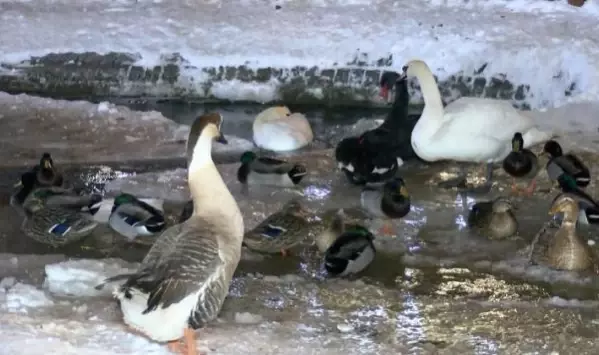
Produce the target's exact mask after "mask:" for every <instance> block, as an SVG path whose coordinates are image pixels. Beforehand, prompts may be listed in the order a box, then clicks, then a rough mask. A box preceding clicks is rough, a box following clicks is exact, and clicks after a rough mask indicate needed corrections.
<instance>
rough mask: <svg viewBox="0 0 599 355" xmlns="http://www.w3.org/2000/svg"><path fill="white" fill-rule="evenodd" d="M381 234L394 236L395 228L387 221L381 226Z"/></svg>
mask: <svg viewBox="0 0 599 355" xmlns="http://www.w3.org/2000/svg"><path fill="white" fill-rule="evenodd" d="M379 234H380V235H384V236H387V237H392V236H394V235H395V229H394V228H393V226H392V225H391V224H390V223H385V224H383V226H382V227H381V228H379Z"/></svg>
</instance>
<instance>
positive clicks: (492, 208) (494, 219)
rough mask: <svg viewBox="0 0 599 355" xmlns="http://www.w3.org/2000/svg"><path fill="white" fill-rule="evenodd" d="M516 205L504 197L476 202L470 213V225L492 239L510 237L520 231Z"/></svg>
mask: <svg viewBox="0 0 599 355" xmlns="http://www.w3.org/2000/svg"><path fill="white" fill-rule="evenodd" d="M513 210H514V206H513V205H512V203H511V202H510V201H509V200H508V199H506V198H504V197H499V198H497V199H495V200H493V201H482V202H477V203H475V204H474V205H473V206H472V208H471V209H470V212H469V213H468V227H469V228H470V229H472V230H475V231H477V232H478V233H480V234H481V235H483V236H485V237H487V238H489V239H491V240H501V239H506V238H509V237H511V236H513V235H515V234H516V233H517V232H518V220H517V219H516V216H515V215H514V212H513Z"/></svg>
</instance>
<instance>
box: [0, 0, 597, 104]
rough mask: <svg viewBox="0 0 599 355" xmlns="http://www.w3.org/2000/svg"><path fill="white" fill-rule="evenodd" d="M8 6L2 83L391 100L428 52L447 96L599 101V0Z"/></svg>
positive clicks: (180, 95) (47, 90)
mask: <svg viewBox="0 0 599 355" xmlns="http://www.w3.org/2000/svg"><path fill="white" fill-rule="evenodd" d="M0 10H1V11H0V31H2V33H4V34H5V35H4V38H3V42H2V53H0V91H7V92H11V93H35V94H41V95H44V96H46V95H48V96H54V97H64V98H75V99H85V98H89V97H96V98H98V97H107V96H120V97H132V98H138V97H150V98H160V99H168V98H172V99H185V100H199V101H204V100H209V101H219V100H231V101H257V102H272V101H279V100H283V101H285V102H286V103H288V104H299V103H324V104H328V105H362V104H380V101H379V99H378V97H377V82H378V79H379V77H380V75H381V72H382V71H384V70H391V69H393V70H400V68H401V66H403V64H404V63H405V62H406V61H408V60H409V59H412V58H414V57H418V58H421V59H423V60H425V61H426V62H427V63H428V64H429V65H430V67H431V69H432V70H433V72H434V73H435V74H436V75H437V78H438V79H439V83H440V87H441V91H442V95H443V98H444V100H445V101H446V102H449V101H451V100H452V99H454V98H456V97H459V96H462V95H471V96H485V97H494V98H501V99H508V100H512V101H513V103H514V104H515V105H516V106H518V107H522V108H527V107H531V108H542V107H547V106H552V105H559V104H561V103H564V102H566V101H568V100H570V98H571V97H575V96H581V97H582V96H583V95H584V97H585V98H591V99H597V98H599V72H598V70H597V68H599V48H598V47H597V45H596V44H595V42H593V41H592V40H591V39H590V38H587V37H588V36H584V34H588V33H594V32H595V30H596V16H597V14H599V6H597V2H596V1H587V3H586V4H585V5H584V6H583V7H581V8H578V7H573V6H570V5H568V4H567V3H566V2H565V1H545V0H530V1H522V0H513V1H506V0H494V1H487V0H471V1H467V2H464V1H453V0H442V1H440V0H430V1H417V2H414V1H411V0H368V1H365V0H352V1H340V0H305V1H287V0H277V1H258V0H230V1H216V0H214V1H204V2H197V1H194V0H179V1H149V0H138V1H132V0H121V1H112V2H105V1H99V0H78V1H73V0H40V1H35V2H29V1H20V0H7V1H2V2H0ZM16 31H17V32H16ZM412 93H413V98H412V99H413V101H414V103H419V102H421V98H420V95H419V93H418V90H417V88H416V87H415V86H414V87H413V88H412Z"/></svg>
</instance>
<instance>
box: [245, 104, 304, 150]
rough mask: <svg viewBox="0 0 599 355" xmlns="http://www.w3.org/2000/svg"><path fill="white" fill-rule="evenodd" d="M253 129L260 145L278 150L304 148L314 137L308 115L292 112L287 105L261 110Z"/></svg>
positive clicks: (255, 141)
mask: <svg viewBox="0 0 599 355" xmlns="http://www.w3.org/2000/svg"><path fill="white" fill-rule="evenodd" d="M253 131H254V143H256V145H257V146H258V147H260V148H263V149H268V150H273V151H276V152H284V151H290V150H296V149H299V148H302V147H304V146H306V145H307V144H309V143H310V142H312V140H313V139H314V134H313V133H312V128H311V127H310V123H309V122H308V120H307V119H306V117H305V116H304V115H303V114H301V113H298V112H296V113H291V111H289V109H288V108H287V107H286V106H275V107H270V108H267V109H266V110H264V111H262V112H260V113H259V114H258V116H256V119H255V120H254V125H253Z"/></svg>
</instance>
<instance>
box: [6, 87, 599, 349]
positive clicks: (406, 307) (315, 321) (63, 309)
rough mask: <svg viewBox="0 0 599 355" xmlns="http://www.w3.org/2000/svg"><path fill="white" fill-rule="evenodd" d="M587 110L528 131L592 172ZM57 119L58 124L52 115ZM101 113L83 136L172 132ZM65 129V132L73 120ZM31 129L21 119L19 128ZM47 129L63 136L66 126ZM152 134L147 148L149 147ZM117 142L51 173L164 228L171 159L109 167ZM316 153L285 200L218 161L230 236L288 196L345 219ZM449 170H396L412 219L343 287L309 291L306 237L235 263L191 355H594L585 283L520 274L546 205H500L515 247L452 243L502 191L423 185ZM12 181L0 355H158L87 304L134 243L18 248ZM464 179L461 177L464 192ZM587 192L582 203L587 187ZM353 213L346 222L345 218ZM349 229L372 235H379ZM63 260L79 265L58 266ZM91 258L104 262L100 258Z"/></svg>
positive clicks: (101, 234) (313, 273) (321, 155)
mask: <svg viewBox="0 0 599 355" xmlns="http://www.w3.org/2000/svg"><path fill="white" fill-rule="evenodd" d="M23 99H26V100H31V99H30V98H28V97H25V98H23ZM1 104H2V100H0V105H1ZM81 105H82V106H85V107H84V110H83V112H92V113H94V114H95V113H97V112H98V107H99V106H89V104H83V103H82V104H81ZM65 106H69V105H67V104H65ZM22 107H23V106H19V107H18V108H17V109H15V111H16V110H18V109H21V108H22ZM69 107H70V106H69ZM108 107H109V108H110V107H111V106H108ZM112 108H113V109H115V108H114V107H112ZM594 108H596V107H594V106H593V105H590V106H583V107H582V108H581V107H579V111H576V113H575V114H571V115H570V116H568V117H573V119H576V120H577V121H576V122H575V123H576V124H577V126H576V125H575V126H572V124H571V122H568V121H556V120H555V118H556V117H558V118H559V117H564V115H565V114H567V113H569V112H568V111H562V110H561V109H560V110H555V111H552V112H547V113H544V116H543V118H544V119H545V120H544V121H543V122H544V123H548V122H550V123H551V124H554V125H556V126H559V127H560V128H562V129H563V128H566V127H568V126H570V127H573V129H574V130H578V131H579V132H575V131H571V132H568V133H564V132H561V133H562V134H564V136H563V137H562V138H561V139H562V140H564V139H566V138H568V139H566V141H569V140H571V142H570V144H566V146H567V147H568V148H571V147H576V149H577V150H579V151H585V153H584V155H583V158H584V159H585V160H586V161H588V162H589V163H591V165H596V162H597V161H598V159H597V156H596V155H595V154H594V153H589V151H596V146H595V145H594V144H596V142H595V143H594V140H595V139H596V133H594V132H595V131H596V128H595V127H593V132H591V129H590V128H589V123H592V122H593V121H592V119H593V117H595V116H594V113H595V112H597V111H595V110H593V109H594ZM116 110H117V111H116V112H118V113H120V115H122V116H123V117H124V120H119V121H117V122H123V121H125V122H126V121H127V119H131V117H144V115H148V114H147V113H146V114H142V113H138V112H133V113H131V114H130V115H129V112H127V111H126V110H127V109H124V108H117V109H116ZM48 111H49V110H48V109H47V108H43V109H40V110H39V115H40V116H42V117H44V118H45V119H47V120H50V119H51V118H48V116H46V115H47V112H48ZM3 112H6V111H3ZM55 112H56V113H57V114H56V116H55V117H56V120H55V122H62V121H61V120H62V119H64V118H65V117H66V118H68V112H69V111H68V110H66V112H67V114H64V112H65V111H60V110H56V111H55ZM59 112H60V113H62V114H63V116H61V117H59V116H58V115H59V114H58V113H59ZM71 112H77V111H76V110H74V109H73V111H71ZM123 112H125V113H127V114H123ZM105 113H106V111H102V112H100V113H99V114H98V116H97V117H96V123H97V127H96V128H97V129H99V130H100V131H106V130H109V128H110V127H113V129H112V132H115V134H121V135H122V136H123V137H124V136H127V135H129V136H135V135H136V134H138V136H137V137H139V138H141V139H139V140H138V142H141V144H142V145H141V147H142V148H145V147H155V148H156V147H157V146H159V145H160V142H161V141H167V140H168V139H171V138H168V139H167V138H165V137H171V136H169V135H170V134H173V133H172V132H177V130H179V132H184V133H186V130H185V127H184V126H181V127H179V126H176V125H174V124H173V123H172V122H170V121H164V120H155V121H150V122H144V123H143V125H144V128H143V130H144V131H143V132H139V130H138V128H137V127H138V126H137V125H140V126H141V124H140V122H139V121H136V120H134V119H132V120H131V122H130V123H131V126H128V125H121V124H116V125H114V124H112V123H111V124H109V125H106V124H102V122H103V121H101V120H104V119H106V120H108V119H109V118H110V117H112V116H110V112H109V113H108V118H106V114H105ZM586 113H588V114H586ZM20 114H21V116H18V117H20V118H21V119H23V120H24V119H27V117H26V116H24V115H23V112H20ZM115 115H118V114H115ZM152 115H155V117H161V116H159V115H158V114H156V113H153V114H152ZM94 117H95V116H94ZM71 120H72V121H70V122H77V120H76V117H72V118H71ZM6 121H7V120H3V119H0V124H11V125H15V126H18V125H17V123H14V122H13V123H7V122H6ZM92 121H93V120H92ZM180 122H183V120H180ZM34 124H36V123H35V122H31V125H32V127H33V125H34ZM82 124H84V123H82ZM154 124H156V126H155V127H160V125H161V124H164V125H165V127H167V128H168V130H166V129H165V131H164V132H166V133H164V132H161V131H159V128H156V131H152V129H153V128H152V127H153V125H154ZM48 127H49V129H48V130H47V131H46V135H40V136H38V135H37V134H38V133H35V132H32V131H29V130H28V129H26V128H25V129H23V131H22V132H21V135H22V136H21V139H19V140H16V139H15V140H13V141H12V142H13V144H15V145H16V143H18V144H23V142H30V143H29V144H30V148H31V156H35V155H37V154H39V153H40V152H41V151H42V150H43V149H45V148H46V147H41V146H42V143H43V142H52V141H56V140H57V139H56V132H59V131H60V130H59V129H58V128H56V127H54V126H53V125H52V124H48ZM63 127H64V128H63V129H62V132H66V133H69V132H70V131H71V128H72V127H70V126H69V125H63ZM53 129H55V130H53ZM226 129H227V127H225V131H226ZM340 130H343V128H340ZM330 131H333V130H330ZM0 132H4V133H0V139H3V141H4V142H5V141H6V139H8V138H7V137H9V136H10V135H9V134H7V133H6V131H0ZM148 132H149V133H148ZM155 132H158V133H155ZM87 133H89V132H88V131H86V130H82V131H81V133H80V134H79V135H77V134H74V135H70V134H66V135H64V136H66V137H67V138H66V139H65V140H66V144H63V146H60V147H58V148H55V149H57V150H56V151H53V154H56V160H57V163H61V162H62V161H65V163H66V162H70V161H71V162H72V161H75V162H76V161H81V157H85V154H87V153H89V151H91V148H93V147H92V146H91V145H90V147H89V150H88V148H86V147H83V148H81V149H77V148H78V147H80V144H81V143H80V142H79V141H77V139H78V138H81V137H84V135H85V134H87ZM226 133H227V132H226ZM82 134H83V136H82ZM154 134H155V136H153V135H154ZM32 135H34V136H33V138H31V137H32ZM90 136H93V137H97V134H95V135H90ZM155 137H157V138H158V139H157V140H155V141H152V139H156V138H155ZM109 138H110V136H106V139H109ZM240 139H241V138H240ZM326 139H331V140H332V139H334V137H333V138H326ZM326 139H323V141H325V140H326ZM124 142H125V143H123V141H116V140H114V141H112V144H110V145H109V144H107V145H106V150H105V152H104V154H105V159H106V160H107V161H108V163H107V164H105V165H104V164H102V165H97V164H85V165H81V164H68V165H67V164H64V165H63V166H64V167H65V170H66V173H67V175H68V176H69V177H70V178H71V181H72V182H74V183H84V184H85V185H86V186H87V187H88V188H89V189H98V190H100V191H105V192H106V194H107V195H113V194H114V193H116V192H118V191H127V192H132V193H136V194H140V195H141V196H144V197H159V198H165V199H167V200H168V201H166V202H165V210H166V212H167V213H168V214H169V217H171V219H172V218H175V217H176V216H177V215H178V213H179V210H180V208H181V204H182V203H183V201H185V200H186V199H187V196H188V192H187V187H186V182H185V179H186V178H185V171H184V169H182V167H183V164H184V163H183V159H182V158H181V155H182V152H183V149H182V147H179V148H177V149H175V150H173V151H172V152H170V153H169V154H172V155H171V158H169V160H161V161H159V162H156V161H155V160H153V159H148V157H144V156H142V155H141V152H138V150H135V151H132V154H133V155H135V154H140V155H139V156H137V159H138V160H144V159H145V160H144V163H143V164H142V163H139V162H137V163H131V162H128V163H124V162H122V156H121V155H118V153H119V151H125V152H129V149H131V148H132V147H134V145H132V146H126V147H125V148H123V146H122V145H121V144H125V145H126V144H129V143H130V142H127V140H125V141H124ZM572 142H576V146H575V145H573V144H571V143H572ZM152 144H154V145H152ZM177 144H180V143H177ZM24 145H26V144H24ZM162 148H164V147H162ZM162 148H160V149H162ZM50 149H52V146H51V147H50ZM140 149H141V148H140ZM156 149H157V150H156V151H160V149H159V148H156ZM67 150H71V151H72V153H71V155H69V156H66V157H65V158H64V160H62V159H63V156H61V155H60V153H61V152H64V151H67ZM166 150H167V152H168V149H166ZM162 151H164V150H162ZM4 152H6V151H3V153H4ZM111 154H113V155H111ZM331 154H332V152H331V151H330V150H328V149H324V150H323V149H312V150H310V151H308V152H303V153H300V154H296V155H294V156H292V157H291V158H290V159H293V160H296V161H300V162H303V163H305V164H306V165H307V166H308V169H309V171H310V175H309V176H308V177H307V178H306V180H305V181H304V182H303V183H302V184H301V186H300V187H299V188H297V189H290V190H271V189H266V188H261V189H255V188H252V189H250V190H249V192H248V193H247V194H244V193H243V192H242V190H241V189H240V186H239V184H238V183H237V182H236V181H235V172H236V169H237V164H221V165H219V170H220V171H221V173H222V175H223V177H224V179H225V181H226V182H227V184H228V185H229V187H230V189H231V191H232V192H233V194H234V195H235V197H236V198H237V200H238V203H239V205H240V208H241V210H242V213H243V215H244V218H245V222H246V228H251V227H253V226H254V225H255V224H256V223H258V222H259V221H260V220H261V219H262V218H264V217H265V216H266V215H268V214H270V213H272V212H274V211H275V210H277V209H278V208H279V207H280V206H281V205H282V204H283V203H284V202H285V201H287V200H288V199H289V198H292V197H297V196H303V197H302V199H303V200H304V201H305V202H306V204H307V205H308V206H309V208H310V209H311V210H313V211H314V212H315V213H320V212H322V211H324V210H326V209H328V208H338V207H344V208H346V209H347V210H349V211H352V210H354V209H353V208H352V207H356V204H357V201H358V196H359V188H357V187H353V186H349V185H348V184H347V182H346V181H345V180H344V179H343V178H342V176H340V175H339V174H338V173H337V172H335V169H334V166H335V164H334V162H333V160H332V158H331ZM3 155H4V154H3ZM165 156H167V155H165ZM59 157H60V158H59ZM173 157H176V158H177V159H173ZM6 158H7V160H9V161H10V160H11V157H9V156H7V157H6ZM27 163H29V162H27ZM109 166H110V167H109ZM165 169H166V170H167V171H165ZM452 169H453V168H452V167H451V166H449V165H447V164H436V165H430V166H409V167H406V168H405V169H404V171H402V175H403V176H404V178H405V180H406V182H407V184H408V189H409V190H410V192H411V195H412V201H413V208H412V211H411V213H410V215H409V216H408V217H407V218H406V219H404V220H402V221H401V222H398V223H396V231H397V236H396V237H394V238H385V239H379V240H377V246H378V250H379V253H378V254H377V258H376V260H375V262H374V263H373V265H372V266H371V267H370V268H369V269H368V270H367V271H366V272H365V273H364V275H362V277H360V278H359V279H357V280H328V279H324V278H323V275H322V273H321V272H320V259H319V256H318V255H317V254H316V252H315V250H314V247H313V246H312V245H311V242H310V240H309V239H308V240H306V241H305V243H304V244H303V245H301V246H300V247H298V248H297V249H296V250H294V253H293V257H291V258H288V259H285V260H283V259H281V258H280V257H278V256H273V257H268V256H266V257H265V256H260V255H256V254H252V253H249V252H244V255H243V260H242V263H241V264H240V267H239V269H238V272H237V274H236V278H235V282H234V284H233V286H232V288H231V292H230V295H229V298H228V300H227V302H226V303H225V306H224V309H223V312H222V315H221V317H220V319H219V321H217V322H215V324H214V325H212V326H210V327H209V328H208V329H206V330H205V331H202V332H200V333H199V335H200V344H201V345H202V347H204V348H205V350H210V351H209V353H210V354H281V353H285V354H305V353H308V354H341V353H348V354H411V353H414V354H434V353H442V354H496V353H509V354H515V353H517V354H520V353H540V354H549V353H552V352H557V353H564V354H565V353H580V354H596V353H597V352H598V350H599V345H596V341H595V340H596V334H597V332H598V330H599V329H598V328H599V322H598V321H597V319H598V314H597V309H598V308H597V306H598V303H597V294H598V292H597V291H598V290H599V282H598V280H597V277H589V276H587V275H581V274H576V273H563V272H552V271H550V270H548V269H546V268H543V267H540V266H529V265H528V264H527V262H526V261H527V259H526V257H527V246H528V243H529V242H530V240H531V239H532V237H533V236H534V233H536V231H537V230H538V228H539V227H540V226H541V225H542V223H543V222H545V221H546V220H547V218H548V216H547V209H548V205H549V201H550V200H551V198H552V197H553V195H554V193H547V192H543V191H541V192H539V193H538V194H537V195H536V196H535V197H533V198H515V199H514V201H515V203H516V204H517V205H518V207H519V211H520V221H521V224H522V229H521V233H520V238H517V239H514V240H512V241H507V242H494V243H491V242H488V241H486V240H485V239H484V238H483V237H481V236H476V235H472V234H470V233H468V232H467V231H466V230H465V229H463V221H464V218H465V214H466V210H467V208H468V207H469V206H471V205H472V203H474V202H475V200H476V199H486V198H490V197H492V196H496V195H498V194H501V193H503V192H502V190H503V189H505V187H506V186H507V180H506V179H505V176H503V175H502V174H499V178H498V184H497V186H496V188H495V189H494V191H493V193H492V195H491V196H468V197H464V196H461V195H458V194H456V193H455V192H453V191H440V190H438V189H437V188H435V187H434V186H433V183H434V182H435V181H436V180H438V179H439V178H441V177H444V175H446V174H448V173H451V172H452ZM17 171H18V170H15V169H12V168H11V169H8V168H6V169H4V171H3V172H4V173H3V174H2V175H1V176H2V177H3V178H2V181H0V183H1V185H2V186H1V187H0V189H1V190H0V191H2V196H3V198H2V199H1V201H0V203H1V204H2V205H1V206H0V210H1V211H0V218H1V219H2V222H3V227H2V228H1V229H0V233H1V236H0V252H2V253H3V254H0V255H1V256H0V279H2V281H1V282H0V308H1V310H2V311H1V312H0V341H1V342H2V344H3V345H4V346H3V347H2V348H0V354H48V353H50V354H59V353H60V354H75V353H78V354H80V353H85V354H132V353H135V354H166V353H167V352H166V348H165V347H163V346H159V345H156V344H152V343H150V342H148V341H147V340H145V339H144V338H142V337H140V336H138V335H135V334H131V333H130V332H128V331H127V330H126V329H125V328H124V327H123V326H122V323H121V321H120V317H119V314H118V308H117V307H116V304H115V303H114V302H113V301H112V300H111V298H110V296H109V294H108V292H109V291H110V290H105V291H104V292H102V293H97V292H96V291H95V290H94V289H93V286H94V285H96V284H97V283H98V282H99V281H100V280H102V279H103V278H104V277H105V276H109V275H113V274H115V273H118V272H122V271H126V270H127V269H129V268H133V267H134V266H135V264H134V263H135V262H137V261H139V260H140V259H141V257H143V255H144V253H145V251H146V250H147V246H145V245H142V244H135V245H125V244H124V243H123V241H122V240H120V239H119V238H118V237H116V236H115V235H113V234H112V233H110V232H109V231H108V230H106V229H104V230H100V231H98V233H96V234H95V235H94V236H93V237H92V238H89V239H88V240H86V241H84V243H83V245H73V246H70V247H67V248H66V249H63V250H53V249H50V248H47V247H45V246H40V245H38V244H35V243H34V242H33V241H30V240H28V239H27V238H26V237H24V236H23V235H22V234H21V233H20V232H19V231H18V225H19V221H18V219H17V218H16V215H15V214H14V212H13V211H12V210H11V209H10V208H9V207H8V206H7V203H8V195H9V192H10V189H9V186H10V185H11V184H12V182H14V178H16V176H17ZM594 172H595V174H596V173H597V171H596V169H594ZM4 177H5V178H4ZM477 178H478V176H476V175H473V176H472V180H473V181H476V180H477ZM113 179H114V180H113ZM108 180H112V181H108ZM107 181H108V182H107ZM540 185H541V189H542V190H543V189H544V188H546V186H547V181H546V180H545V179H544V178H543V177H541V180H540ZM590 191H591V192H592V193H593V194H595V195H596V192H597V191H596V187H595V186H592V187H591V189H590ZM355 215H356V216H357V217H360V214H359V213H358V212H356V213H355ZM363 221H364V223H366V224H368V225H371V226H373V227H377V226H378V223H379V221H370V220H368V219H364V220H363ZM588 232H589V233H588V235H589V236H590V237H591V238H592V237H594V236H597V233H596V232H595V231H593V230H590V231H588ZM32 254H35V255H32ZM65 254H66V256H65ZM74 256H76V257H83V258H85V259H83V260H76V259H72V260H70V261H68V262H67V263H61V262H63V261H65V260H67V259H70V258H72V257H74ZM104 257H117V258H118V259H115V258H111V259H100V258H104ZM92 259H93V260H92ZM122 259H126V260H127V262H125V261H123V260H122ZM233 340H234V341H233Z"/></svg>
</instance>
